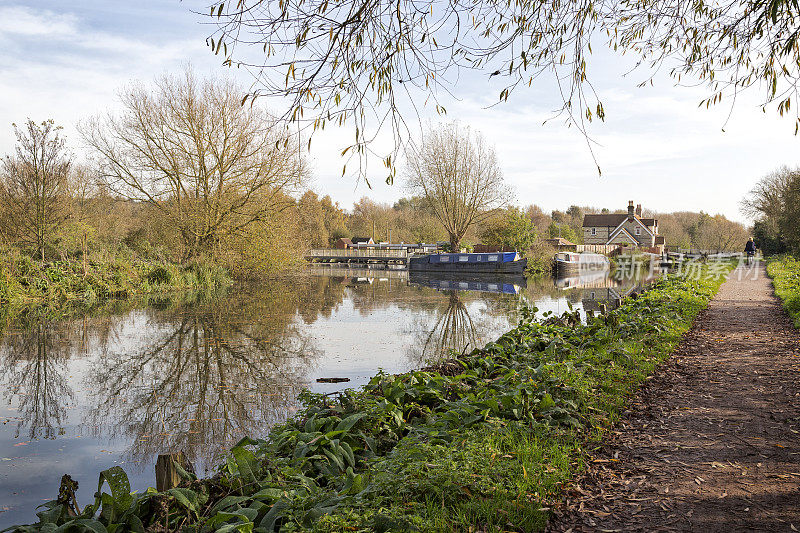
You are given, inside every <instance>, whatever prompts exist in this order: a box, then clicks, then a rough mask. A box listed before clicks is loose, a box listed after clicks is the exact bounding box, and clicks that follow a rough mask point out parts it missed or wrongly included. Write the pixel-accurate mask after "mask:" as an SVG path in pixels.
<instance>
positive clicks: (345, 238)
mask: <svg viewBox="0 0 800 533" xmlns="http://www.w3.org/2000/svg"><path fill="white" fill-rule="evenodd" d="M336 242H343V243H345V244H353V241H351V240H350V239H348V238H347V237H339V239H337V241H336Z"/></svg>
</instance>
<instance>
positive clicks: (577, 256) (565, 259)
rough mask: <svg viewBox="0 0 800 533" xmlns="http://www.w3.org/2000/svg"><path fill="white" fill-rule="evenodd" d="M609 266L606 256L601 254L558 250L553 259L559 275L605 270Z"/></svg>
mask: <svg viewBox="0 0 800 533" xmlns="http://www.w3.org/2000/svg"><path fill="white" fill-rule="evenodd" d="M609 267H610V262H609V261H608V257H606V256H604V255H603V254H592V253H576V252H559V253H557V254H556V257H555V259H554V261H553V268H554V269H555V271H556V273H557V274H558V275H559V276H564V275H569V274H573V275H574V274H578V273H579V272H582V271H587V270H606V269H608V268H609Z"/></svg>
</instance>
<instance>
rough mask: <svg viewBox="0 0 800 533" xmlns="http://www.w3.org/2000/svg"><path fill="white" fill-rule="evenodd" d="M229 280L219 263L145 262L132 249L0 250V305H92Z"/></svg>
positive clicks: (220, 284)
mask: <svg viewBox="0 0 800 533" xmlns="http://www.w3.org/2000/svg"><path fill="white" fill-rule="evenodd" d="M230 283H231V279H230V277H229V276H228V274H227V273H226V272H225V271H224V270H223V269H221V268H220V267H218V266H215V265H213V264H208V263H202V262H189V263H185V264H182V265H178V264H175V263H170V262H166V261H144V260H141V259H138V258H136V256H135V255H134V254H128V255H127V256H126V255H123V254H121V253H118V254H115V255H114V256H106V255H103V254H89V255H87V256H86V257H84V258H81V259H74V258H63V259H56V260H53V261H45V262H42V261H36V260H34V259H32V258H31V257H30V256H29V255H26V254H24V253H22V252H20V251H19V250H17V249H15V248H10V247H6V248H3V249H1V250H0V307H8V308H10V309H11V310H12V314H13V312H15V311H16V310H18V309H19V308H22V307H25V306H44V307H48V308H51V309H53V308H65V307H72V308H76V309H77V310H80V309H87V308H91V307H94V306H95V305H97V304H98V303H100V302H101V301H103V300H106V299H110V298H118V299H127V298H130V297H133V296H137V295H147V294H154V293H162V292H170V291H181V290H194V291H198V290H200V291H207V292H208V291H214V290H216V289H219V288H221V287H224V286H227V285H229V284H230Z"/></svg>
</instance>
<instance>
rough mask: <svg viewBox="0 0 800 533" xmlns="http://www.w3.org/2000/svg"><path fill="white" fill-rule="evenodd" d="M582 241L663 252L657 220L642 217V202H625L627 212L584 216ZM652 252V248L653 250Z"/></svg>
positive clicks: (662, 242)
mask: <svg viewBox="0 0 800 533" xmlns="http://www.w3.org/2000/svg"><path fill="white" fill-rule="evenodd" d="M583 242H584V244H605V245H613V244H618V245H631V246H636V247H639V248H651V249H656V248H657V249H658V251H659V252H660V251H663V249H664V237H663V236H661V235H659V234H658V219H656V218H642V206H641V204H639V205H637V206H636V207H635V208H634V207H633V201H630V202H628V212H627V213H609V214H601V215H584V217H583ZM653 251H655V250H653Z"/></svg>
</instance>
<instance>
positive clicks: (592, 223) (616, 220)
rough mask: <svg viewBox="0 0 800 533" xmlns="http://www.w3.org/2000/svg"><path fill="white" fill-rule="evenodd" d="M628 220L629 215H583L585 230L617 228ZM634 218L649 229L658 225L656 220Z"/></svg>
mask: <svg viewBox="0 0 800 533" xmlns="http://www.w3.org/2000/svg"><path fill="white" fill-rule="evenodd" d="M626 218H628V215H627V213H607V214H601V215H583V227H584V228H591V227H617V226H619V225H620V224H622V222H623V221H624V220H625V219H626ZM634 218H636V219H637V220H639V222H641V223H642V224H644V225H645V226H647V227H653V226H655V225H656V219H654V218H641V217H638V216H636V215H634Z"/></svg>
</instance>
